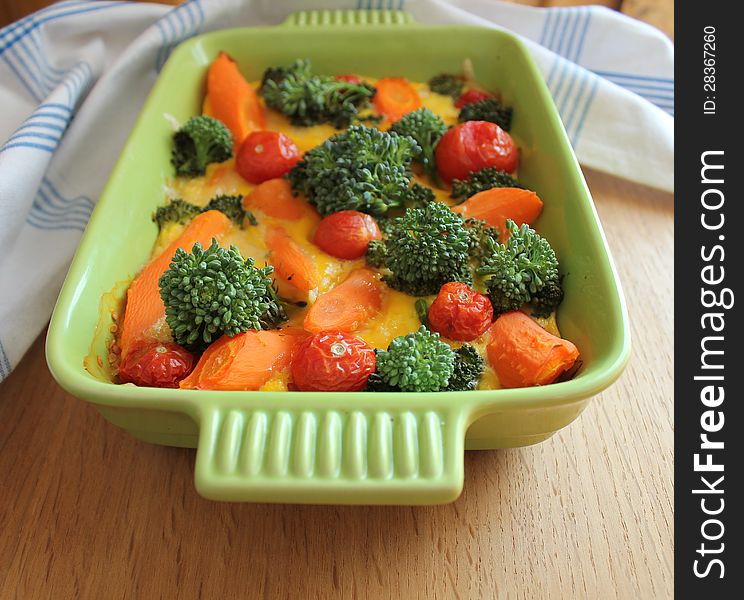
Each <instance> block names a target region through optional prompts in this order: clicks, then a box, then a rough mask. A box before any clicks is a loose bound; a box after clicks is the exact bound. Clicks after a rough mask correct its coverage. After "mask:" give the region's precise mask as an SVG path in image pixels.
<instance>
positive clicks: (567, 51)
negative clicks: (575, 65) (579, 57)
mask: <svg viewBox="0 0 744 600" xmlns="http://www.w3.org/2000/svg"><path fill="white" fill-rule="evenodd" d="M583 16H584V13H583V11H581V10H579V9H575V14H574V18H573V20H572V21H571V31H567V32H566V42H565V47H562V48H561V49H560V50H559V52H560V54H562V55H563V56H565V57H566V58H568V60H571V61H573V60H574V58H573V55H574V44H575V43H576V41H577V40H576V31H577V29H578V27H579V23H580V21H581V19H582V17H583Z"/></svg>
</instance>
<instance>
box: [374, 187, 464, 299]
mask: <svg viewBox="0 0 744 600" xmlns="http://www.w3.org/2000/svg"><path fill="white" fill-rule="evenodd" d="M470 245H471V236H470V233H469V231H468V229H467V228H466V227H465V225H464V222H463V220H462V217H460V215H458V214H455V213H453V212H452V211H451V210H450V209H449V208H447V207H446V206H445V205H444V204H442V203H440V202H431V203H429V204H427V205H426V206H425V207H424V208H409V209H407V210H406V212H405V214H404V215H403V216H402V217H398V218H396V219H393V220H392V223H391V225H390V231H389V233H388V235H387V238H386V239H385V240H383V241H382V242H377V243H375V245H374V246H373V251H372V259H373V261H374V263H375V266H378V268H380V267H382V266H384V267H385V268H387V269H389V270H390V271H391V273H390V274H388V275H385V276H384V278H383V279H384V281H385V282H386V283H387V284H388V285H389V286H390V287H393V288H395V289H398V290H400V291H402V292H405V293H407V294H411V295H413V296H427V295H429V294H436V293H437V292H438V291H439V288H440V287H441V286H442V285H443V284H445V283H447V282H448V281H463V282H465V283H472V275H471V273H470V270H469V267H468V260H469V253H470ZM380 246H383V247H384V249H381V248H380ZM381 262H382V263H383V264H382V265H381V264H380V263H381Z"/></svg>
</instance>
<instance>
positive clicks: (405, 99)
mask: <svg viewBox="0 0 744 600" xmlns="http://www.w3.org/2000/svg"><path fill="white" fill-rule="evenodd" d="M375 88H376V90H377V91H376V92H375V97H374V99H373V102H374V105H375V108H376V109H377V112H378V113H380V114H383V115H385V116H386V117H387V118H388V119H390V120H391V121H397V120H398V119H400V118H401V117H402V116H403V115H406V114H408V113H409V112H413V111H414V110H416V109H418V108H421V107H422V106H423V105H422V103H421V98H420V97H419V95H418V92H417V91H416V89H415V88H414V87H413V86H412V85H411V84H410V83H408V81H407V80H405V79H403V78H402V77H386V78H385V79H380V81H378V82H377V85H376V86H375Z"/></svg>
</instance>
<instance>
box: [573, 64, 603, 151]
mask: <svg viewBox="0 0 744 600" xmlns="http://www.w3.org/2000/svg"><path fill="white" fill-rule="evenodd" d="M590 79H591V78H590ZM598 87H599V81H598V80H596V79H594V80H593V81H592V86H591V89H590V91H589V95H588V96H587V97H586V100H585V102H584V106H583V108H582V110H581V117H579V122H578V124H577V125H576V129H575V131H574V133H573V135H572V136H571V143H572V144H573V145H574V146H575V145H577V144H578V143H579V139H580V138H581V132H582V131H583V129H584V123H585V122H586V117H587V115H588V114H589V109H590V108H591V106H592V102H593V101H594V96H595V95H596V93H597V88H598Z"/></svg>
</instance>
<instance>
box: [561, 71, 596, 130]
mask: <svg viewBox="0 0 744 600" xmlns="http://www.w3.org/2000/svg"><path fill="white" fill-rule="evenodd" d="M591 79H592V78H591V77H590V75H589V74H588V73H587V72H586V71H583V70H582V71H581V77H580V79H579V86H578V89H577V91H576V94H575V96H574V98H573V103H572V104H571V107H570V110H569V107H568V106H566V107H564V111H563V112H561V116H562V117H563V125H564V127H565V128H566V133H567V134H568V136H569V138H571V132H572V130H573V124H574V120H575V119H576V118H577V116H578V115H579V114H580V106H581V102H582V99H583V98H584V96H585V95H586V94H587V93H588V89H589V88H588V87H587V86H588V84H589V81H590V80H591Z"/></svg>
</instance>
